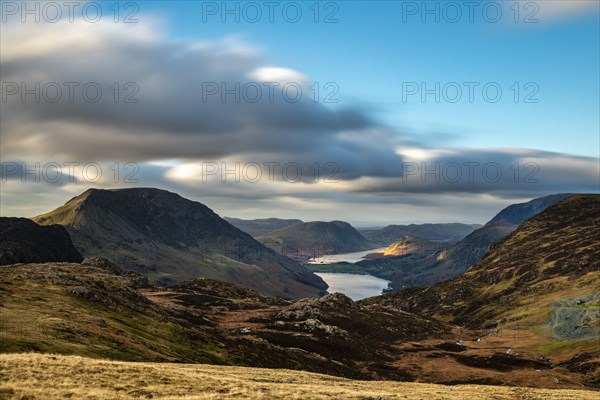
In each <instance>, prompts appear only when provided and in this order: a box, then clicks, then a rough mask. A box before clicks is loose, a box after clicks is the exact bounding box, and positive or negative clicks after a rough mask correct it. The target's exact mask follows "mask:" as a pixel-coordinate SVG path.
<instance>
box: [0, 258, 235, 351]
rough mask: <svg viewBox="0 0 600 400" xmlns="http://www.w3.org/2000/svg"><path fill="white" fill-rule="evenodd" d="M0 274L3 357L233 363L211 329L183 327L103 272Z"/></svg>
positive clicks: (60, 268)
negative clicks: (32, 355) (36, 355)
mask: <svg viewBox="0 0 600 400" xmlns="http://www.w3.org/2000/svg"><path fill="white" fill-rule="evenodd" d="M0 272H1V274H0V288H2V289H1V290H0V326H1V329H0V351H1V352H4V353H8V352H23V351H40V352H47V353H62V354H77V355H83V356H89V357H109V358H112V359H117V360H143V361H159V360H160V361H187V362H214V363H224V362H227V361H226V360H225V356H224V355H223V353H224V352H223V351H222V349H220V348H219V347H218V346H217V343H218V342H217V340H216V339H215V338H213V337H211V335H210V332H209V330H208V329H204V328H202V327H192V326H186V325H184V324H182V323H181V321H178V320H177V319H175V318H174V317H172V316H170V315H169V314H168V313H167V312H165V310H162V309H161V308H160V307H157V306H155V305H154V304H152V303H151V302H150V301H148V300H147V299H146V298H145V297H143V296H142V295H140V294H139V293H138V292H137V291H135V290H134V289H132V288H131V287H129V286H128V285H127V283H126V281H125V280H124V279H122V278H121V277H118V276H115V275H112V274H109V273H106V272H105V271H103V270H101V269H97V268H91V267H84V266H81V265H79V264H68V263H64V264H61V263H56V264H28V265H22V266H14V267H12V266H9V267H3V268H2V269H1V270H0Z"/></svg>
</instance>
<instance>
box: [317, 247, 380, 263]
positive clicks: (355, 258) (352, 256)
mask: <svg viewBox="0 0 600 400" xmlns="http://www.w3.org/2000/svg"><path fill="white" fill-rule="evenodd" d="M383 249H385V247H381V248H379V249H372V250H365V251H357V252H354V253H345V254H333V255H330V256H323V257H317V258H311V259H310V261H309V262H308V263H309V264H336V263H339V262H343V261H345V262H349V263H353V264H354V263H357V262H359V261H361V260H364V259H365V258H364V257H365V256H366V255H367V254H369V253H375V252H378V251H383Z"/></svg>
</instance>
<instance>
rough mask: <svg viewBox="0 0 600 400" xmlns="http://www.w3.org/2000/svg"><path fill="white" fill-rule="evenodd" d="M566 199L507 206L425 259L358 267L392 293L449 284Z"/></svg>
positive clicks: (372, 262)
mask: <svg viewBox="0 0 600 400" xmlns="http://www.w3.org/2000/svg"><path fill="white" fill-rule="evenodd" d="M569 196H572V194H570V193H565V194H556V195H550V196H546V197H540V198H537V199H533V200H531V201H529V202H526V203H519V204H513V205H510V206H508V207H506V208H505V209H503V210H502V211H500V212H499V213H498V214H497V215H496V216H494V218H492V219H491V220H490V221H489V222H488V223H486V224H485V225H484V226H483V227H481V228H479V229H476V230H474V231H473V232H471V233H470V234H468V235H467V236H466V237H465V238H464V239H462V240H461V241H459V242H457V243H454V244H450V245H449V246H448V247H447V248H444V249H441V250H440V251H438V252H437V253H435V254H433V255H431V256H428V257H426V258H414V257H412V258H397V259H383V260H369V261H361V262H359V264H361V265H363V266H365V267H368V268H369V269H370V270H375V271H381V272H377V276H381V277H382V278H385V279H390V280H391V281H392V283H391V284H390V287H391V288H392V289H395V290H399V289H402V288H404V287H407V286H424V285H431V284H434V283H437V282H441V281H445V280H449V279H452V278H455V277H457V276H460V275H461V274H463V273H464V272H465V271H466V270H467V269H469V268H470V267H471V266H473V265H475V264H477V263H478V262H479V261H480V260H481V259H482V258H483V256H484V255H485V253H486V251H487V250H488V248H489V247H490V245H492V244H493V243H496V242H498V241H500V240H501V239H502V238H504V237H506V236H507V235H508V234H510V233H511V232H513V231H514V230H515V229H517V227H518V226H519V224H520V223H522V222H523V221H525V220H526V219H527V218H530V217H532V216H534V215H536V214H538V213H540V212H542V211H543V210H545V209H546V208H548V207H550V206H552V205H554V204H556V203H558V202H560V201H561V200H563V199H565V198H568V197H569ZM380 264H381V265H380ZM390 270H392V271H390Z"/></svg>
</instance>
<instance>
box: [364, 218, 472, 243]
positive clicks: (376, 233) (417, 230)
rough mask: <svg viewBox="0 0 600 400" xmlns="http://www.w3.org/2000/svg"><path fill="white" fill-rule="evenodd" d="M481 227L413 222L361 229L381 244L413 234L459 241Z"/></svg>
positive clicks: (365, 235)
mask: <svg viewBox="0 0 600 400" xmlns="http://www.w3.org/2000/svg"><path fill="white" fill-rule="evenodd" d="M478 228H481V225H478V224H470V225H469V224H460V223H449V224H419V225H416V224H411V225H388V226H386V227H385V228H382V229H368V230H361V231H360V232H361V234H362V235H363V236H364V237H366V238H367V239H369V240H371V241H373V242H376V243H377V244H379V245H381V246H389V245H390V244H392V243H394V242H396V241H398V240H400V239H401V238H403V237H404V236H412V237H414V238H416V239H423V240H434V241H449V242H457V241H459V240H461V239H463V238H464V237H465V236H467V235H468V234H469V233H471V232H473V231H474V230H475V229H478Z"/></svg>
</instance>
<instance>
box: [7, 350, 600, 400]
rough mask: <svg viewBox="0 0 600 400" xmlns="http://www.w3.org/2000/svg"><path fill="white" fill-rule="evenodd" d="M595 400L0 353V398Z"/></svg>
mask: <svg viewBox="0 0 600 400" xmlns="http://www.w3.org/2000/svg"><path fill="white" fill-rule="evenodd" d="M68 398H71V399H140V398H152V399H163V400H167V399H178V400H192V399H286V400H289V399H302V400H312V399H315V400H316V399H362V400H366V399H427V400H434V399H444V400H446V399H448V400H451V399H461V400H462V399H469V400H478V399H486V400H490V399H502V400H507V399H527V400H533V399H540V400H541V399H544V400H546V399H566V400H569V399H572V400H586V399H600V393H596V392H591V391H578V390H544V389H530V388H517V387H498V386H477V385H461V386H442V385H435V384H420V383H402V382H390V381H355V380H350V379H344V378H337V377H332V376H327V375H320V374H314V373H307V372H298V371H290V370H269V369H260V368H242V367H222V366H214V365H206V364H169V363H139V362H117V361H105V360H96V359H90V358H83V357H78V356H58V355H45V354H0V399H19V400H38V399H39V400H42V399H43V400H54V399H68Z"/></svg>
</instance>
